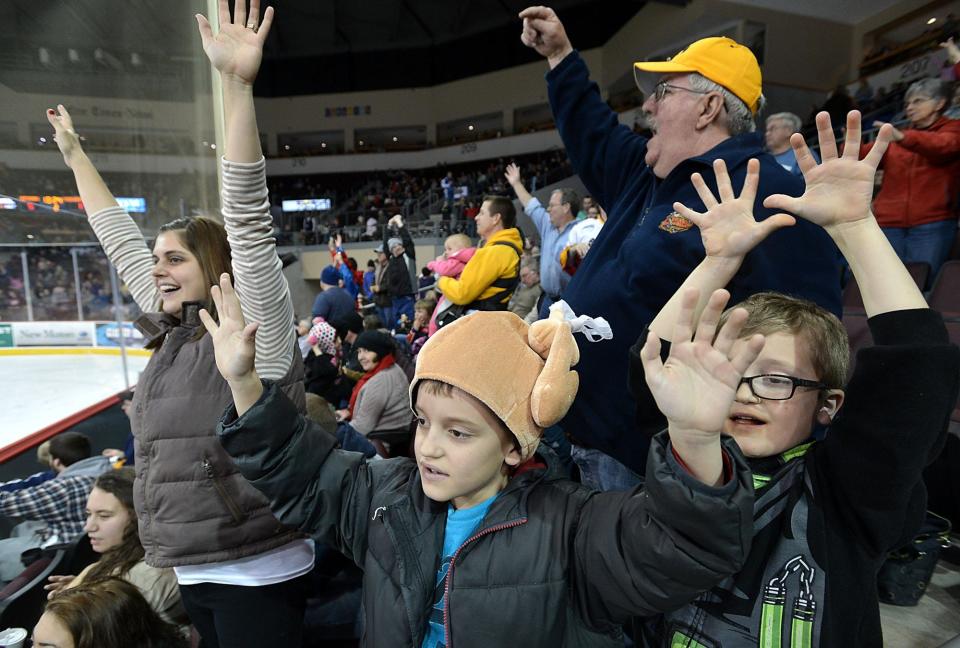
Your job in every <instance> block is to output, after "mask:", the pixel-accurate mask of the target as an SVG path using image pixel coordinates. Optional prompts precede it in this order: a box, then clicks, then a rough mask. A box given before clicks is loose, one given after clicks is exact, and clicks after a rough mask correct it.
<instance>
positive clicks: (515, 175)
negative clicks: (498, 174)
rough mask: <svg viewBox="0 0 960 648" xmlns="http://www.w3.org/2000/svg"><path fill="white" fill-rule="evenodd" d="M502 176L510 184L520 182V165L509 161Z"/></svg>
mask: <svg viewBox="0 0 960 648" xmlns="http://www.w3.org/2000/svg"><path fill="white" fill-rule="evenodd" d="M503 177H505V178H506V179H507V182H508V183H509V184H510V185H515V184H520V167H518V166H517V165H516V164H514V163H512V162H511V163H510V164H508V165H507V170H506V172H505V173H504V174H503Z"/></svg>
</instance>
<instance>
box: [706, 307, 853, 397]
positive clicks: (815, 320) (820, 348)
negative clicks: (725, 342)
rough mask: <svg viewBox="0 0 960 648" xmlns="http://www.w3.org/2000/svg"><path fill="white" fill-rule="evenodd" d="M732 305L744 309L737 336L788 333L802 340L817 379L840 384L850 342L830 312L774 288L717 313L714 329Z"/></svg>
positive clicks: (838, 387)
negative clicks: (742, 320)
mask: <svg viewBox="0 0 960 648" xmlns="http://www.w3.org/2000/svg"><path fill="white" fill-rule="evenodd" d="M734 308H745V309H747V313H748V316H747V323H746V324H744V326H743V330H741V331H740V337H741V338H748V337H750V336H751V335H754V334H756V333H760V334H763V335H770V334H773V333H790V334H791V335H795V336H797V337H798V338H802V339H803V340H804V341H805V342H806V347H807V350H808V352H809V354H810V362H811V364H812V365H813V370H814V371H815V372H816V373H817V376H816V378H817V380H820V381H821V382H823V383H825V384H826V385H827V386H828V387H830V388H832V389H840V388H842V387H843V385H844V383H845V382H846V379H847V367H848V366H849V364H850V342H849V338H848V337H847V331H846V329H844V328H843V324H841V323H840V320H838V319H837V318H836V316H835V315H833V314H832V313H830V312H828V311H826V310H824V309H823V308H821V307H820V306H818V305H817V304H814V303H813V302H811V301H808V300H806V299H798V298H796V297H788V296H787V295H782V294H780V293H775V292H762V293H757V294H756V295H751V296H750V297H748V298H747V299H745V300H744V301H742V302H740V303H739V304H737V305H736V306H733V307H731V308H728V309H727V310H726V311H725V312H724V313H723V315H722V316H721V317H720V323H719V325H718V326H717V330H720V327H721V326H723V325H724V323H726V321H727V317H729V315H730V312H731V311H732V310H733V309H734Z"/></svg>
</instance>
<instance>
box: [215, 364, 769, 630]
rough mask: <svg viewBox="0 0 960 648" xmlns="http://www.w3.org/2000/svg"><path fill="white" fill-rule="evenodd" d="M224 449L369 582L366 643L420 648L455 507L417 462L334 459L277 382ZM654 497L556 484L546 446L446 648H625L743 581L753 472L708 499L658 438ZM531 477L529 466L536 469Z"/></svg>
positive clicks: (469, 549)
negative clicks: (679, 610) (637, 626)
mask: <svg viewBox="0 0 960 648" xmlns="http://www.w3.org/2000/svg"><path fill="white" fill-rule="evenodd" d="M218 434H219V436H220V440H221V443H223V446H224V448H225V449H226V450H227V451H228V452H229V453H230V454H231V455H232V456H233V457H234V458H235V460H236V462H237V465H238V466H239V467H240V469H241V471H242V472H243V474H244V476H245V477H246V478H247V479H249V480H250V482H251V483H252V484H253V485H254V486H255V487H257V488H258V489H260V490H261V491H262V492H263V493H264V494H265V495H266V496H267V497H268V498H269V500H270V502H271V507H272V508H273V511H274V513H275V514H276V515H277V517H279V518H280V520H282V521H283V522H284V523H286V524H288V525H290V526H293V527H296V528H299V529H300V530H302V531H304V532H306V533H310V534H312V535H313V536H314V537H315V538H316V539H317V540H318V541H320V542H326V543H330V544H331V545H333V546H334V547H336V548H337V549H338V550H339V551H341V552H343V553H344V555H346V556H347V557H348V558H350V559H351V560H353V561H354V562H355V563H356V564H357V565H359V566H360V567H361V568H362V569H363V571H364V579H363V585H364V586H363V597H364V600H363V609H364V612H365V615H366V623H365V636H364V638H363V641H362V644H363V645H364V646H368V647H377V648H380V647H383V648H402V647H409V648H420V646H421V643H422V642H423V638H424V635H425V631H426V628H427V621H428V618H429V615H430V613H431V610H432V608H433V602H434V599H433V595H434V592H435V587H436V574H437V570H438V568H439V566H440V559H441V553H442V546H443V536H444V530H445V524H446V515H447V503H446V502H435V501H433V500H431V499H429V498H428V497H427V496H426V495H425V494H424V492H423V487H422V485H421V482H420V473H419V470H418V468H417V464H416V463H415V462H414V461H412V460H410V459H405V458H404V459H392V460H386V461H374V462H371V463H366V462H365V461H364V459H363V456H362V455H360V454H358V453H352V452H344V451H341V450H337V449H335V448H334V443H333V442H332V441H331V440H330V439H329V438H328V437H326V436H325V435H322V434H318V430H317V429H316V427H315V424H314V423H311V422H308V421H306V420H305V419H304V418H303V417H302V416H299V415H298V414H297V412H296V408H295V407H293V405H292V404H291V403H290V402H289V400H288V399H287V398H286V397H285V396H283V394H282V392H281V391H280V390H278V389H277V388H276V386H275V385H273V384H271V383H269V382H265V390H264V393H263V395H262V396H261V398H260V399H259V400H258V401H257V403H255V404H254V405H253V407H252V408H251V409H250V410H248V411H247V412H246V413H245V414H244V415H243V416H242V417H240V418H239V419H238V418H237V416H236V411H235V410H234V409H233V408H230V409H229V410H227V412H226V414H225V415H224V418H223V419H222V421H221V424H220V427H219V429H218ZM653 447H654V451H653V452H651V456H650V461H649V465H648V472H647V475H648V479H647V483H646V489H645V490H640V489H637V490H635V491H633V492H624V493H597V492H594V491H591V490H589V489H587V488H585V487H583V486H580V485H578V484H574V483H572V482H570V481H568V480H565V479H563V478H562V477H561V476H560V471H559V469H558V467H557V465H556V459H555V457H554V456H553V454H552V453H551V452H550V451H549V450H548V449H546V448H543V449H541V450H540V451H539V455H537V457H536V458H539V459H540V460H541V461H545V463H546V466H543V465H542V464H539V465H537V464H534V465H532V466H530V469H528V470H519V471H518V472H517V474H516V475H515V476H514V477H513V478H512V479H511V480H510V482H509V483H508V485H507V486H506V488H505V489H504V490H503V491H501V492H500V494H499V496H498V497H497V499H496V500H495V501H494V502H493V504H492V505H491V507H490V509H489V510H488V511H487V514H486V516H485V518H484V520H483V521H482V522H481V524H480V528H479V530H478V531H476V532H475V533H474V534H473V535H472V536H471V537H470V538H469V539H468V540H467V541H466V542H464V543H463V544H462V545H461V546H460V548H459V549H458V550H457V552H456V553H455V555H454V557H453V559H452V561H451V564H450V566H449V569H448V571H447V575H446V608H445V619H444V626H445V630H446V641H445V644H446V646H447V648H471V647H475V648H480V647H483V648H489V647H490V646H524V647H525V648H535V647H537V646H543V647H544V648H546V647H549V648H560V647H569V648H574V647H576V648H584V647H587V648H589V647H592V646H609V647H610V648H613V647H614V646H621V647H622V646H623V639H622V636H621V634H620V625H621V624H622V623H624V622H626V621H627V620H628V619H629V618H630V616H631V615H636V614H651V613H653V612H654V611H657V610H668V609H673V608H676V607H678V606H680V605H681V604H683V603H684V602H686V601H689V600H690V599H692V598H693V597H694V596H695V595H696V594H697V593H698V592H700V591H703V590H704V589H707V588H709V587H711V586H712V585H713V584H715V583H716V582H718V581H719V580H720V579H722V578H723V577H724V576H726V575H728V574H731V573H733V572H735V571H736V570H737V569H738V568H739V565H740V563H741V561H742V560H743V557H744V555H745V552H746V551H747V550H748V549H749V546H748V545H749V536H750V535H751V532H752V515H751V510H752V506H753V497H752V487H751V484H750V474H749V470H748V469H747V468H746V465H745V462H744V460H743V458H742V457H741V455H740V454H739V451H738V450H737V449H736V447H735V446H734V445H733V444H730V443H727V444H726V446H725V448H726V451H727V453H728V455H729V456H730V457H732V460H733V463H734V470H733V477H732V478H731V479H730V480H729V481H728V482H727V483H726V484H725V485H723V486H721V487H718V488H711V487H708V486H705V485H703V484H701V483H700V482H698V481H697V480H695V479H694V478H693V477H691V476H689V475H688V474H687V473H686V472H685V471H684V470H683V469H682V468H681V467H680V466H679V464H678V463H677V461H676V459H675V458H674V456H673V453H672V451H671V449H670V445H669V441H668V439H667V437H666V435H662V436H660V437H658V438H657V440H656V441H655V442H654V445H653ZM528 466H529V464H528Z"/></svg>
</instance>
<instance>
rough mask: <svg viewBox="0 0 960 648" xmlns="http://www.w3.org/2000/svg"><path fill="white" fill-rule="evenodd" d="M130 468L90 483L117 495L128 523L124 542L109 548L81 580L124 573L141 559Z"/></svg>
mask: <svg viewBox="0 0 960 648" xmlns="http://www.w3.org/2000/svg"><path fill="white" fill-rule="evenodd" d="M135 476H136V472H135V471H134V469H133V468H120V469H119V470H111V471H110V472H106V473H103V474H102V475H100V476H99V477H97V481H96V482H94V484H93V487H94V488H99V489H100V490H102V491H103V492H104V493H109V494H111V495H113V496H114V497H116V498H117V499H118V500H119V501H120V504H122V505H123V508H125V509H126V510H127V516H128V520H127V527H126V528H125V529H124V530H123V542H122V543H121V544H120V546H118V547H114V548H113V549H110V550H109V551H107V552H106V553H104V554H103V556H102V557H101V558H100V560H98V561H97V562H95V563H94V564H93V566H92V567H91V568H90V571H89V572H88V573H87V575H86V576H85V577H84V582H95V581H97V580H103V579H104V578H109V577H111V576H121V577H122V576H123V575H125V574H126V573H127V572H129V571H130V570H131V569H132V568H133V566H134V565H136V564H137V563H138V562H140V561H141V560H142V559H143V545H142V544H140V534H139V533H137V511H136V510H135V509H134V507H133V480H134V477H135Z"/></svg>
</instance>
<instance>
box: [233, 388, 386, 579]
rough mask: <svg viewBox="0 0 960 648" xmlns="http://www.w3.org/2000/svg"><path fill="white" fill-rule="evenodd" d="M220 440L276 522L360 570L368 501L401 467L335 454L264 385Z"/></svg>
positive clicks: (323, 435)
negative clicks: (325, 545)
mask: <svg viewBox="0 0 960 648" xmlns="http://www.w3.org/2000/svg"><path fill="white" fill-rule="evenodd" d="M217 435H218V437H219V438H220V443H221V444H222V445H223V448H224V449H225V450H226V451H227V452H228V453H229V454H230V456H231V457H233V460H234V463H236V465H237V468H238V469H239V470H240V473H241V474H242V475H243V476H244V477H245V478H246V479H247V481H249V482H250V483H251V484H253V486H255V487H256V488H257V489H258V490H259V491H260V492H262V493H263V494H264V495H265V496H266V497H267V499H268V500H270V510H271V511H273V514H274V515H275V516H276V517H277V519H278V520H280V521H281V522H282V523H284V524H286V525H288V526H291V527H294V528H297V529H300V530H301V531H303V532H304V533H308V534H310V535H311V536H313V537H314V538H316V539H317V540H319V541H321V542H326V543H328V544H331V545H333V546H334V547H336V548H337V550H338V551H340V552H341V553H343V554H344V555H345V556H347V557H349V558H350V559H351V560H353V561H354V562H356V563H357V564H363V559H364V556H365V554H366V548H367V524H368V521H369V517H370V516H369V515H368V514H367V513H368V510H369V507H370V502H371V501H372V498H373V495H374V493H375V492H376V490H377V488H378V484H379V483H380V482H381V480H382V477H383V475H384V474H385V473H386V472H388V471H390V470H395V469H396V467H397V462H398V461H403V460H391V461H377V462H374V463H373V464H367V463H366V462H365V461H364V457H363V455H362V454H360V453H357V452H346V451H344V450H338V449H336V445H337V442H336V439H335V438H334V437H333V436H331V435H330V434H328V433H327V432H325V431H324V430H323V429H322V428H321V427H320V426H319V425H317V424H316V423H313V422H312V421H308V420H307V419H305V418H304V417H303V416H302V415H300V414H299V413H298V412H297V408H296V407H295V406H294V405H293V403H292V402H291V401H290V399H289V398H287V396H286V395H285V394H284V393H283V391H282V390H280V389H278V388H277V386H276V384H274V383H272V382H269V381H264V392H263V394H262V395H261V397H260V399H259V400H258V401H257V402H256V403H255V404H254V405H253V407H251V408H250V409H249V410H248V411H247V412H245V413H244V415H243V416H241V417H239V418H237V412H236V409H235V408H234V407H233V405H231V406H230V407H229V408H228V409H227V411H226V413H225V414H224V416H223V418H222V419H221V421H220V423H219V425H218V426H217Z"/></svg>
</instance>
